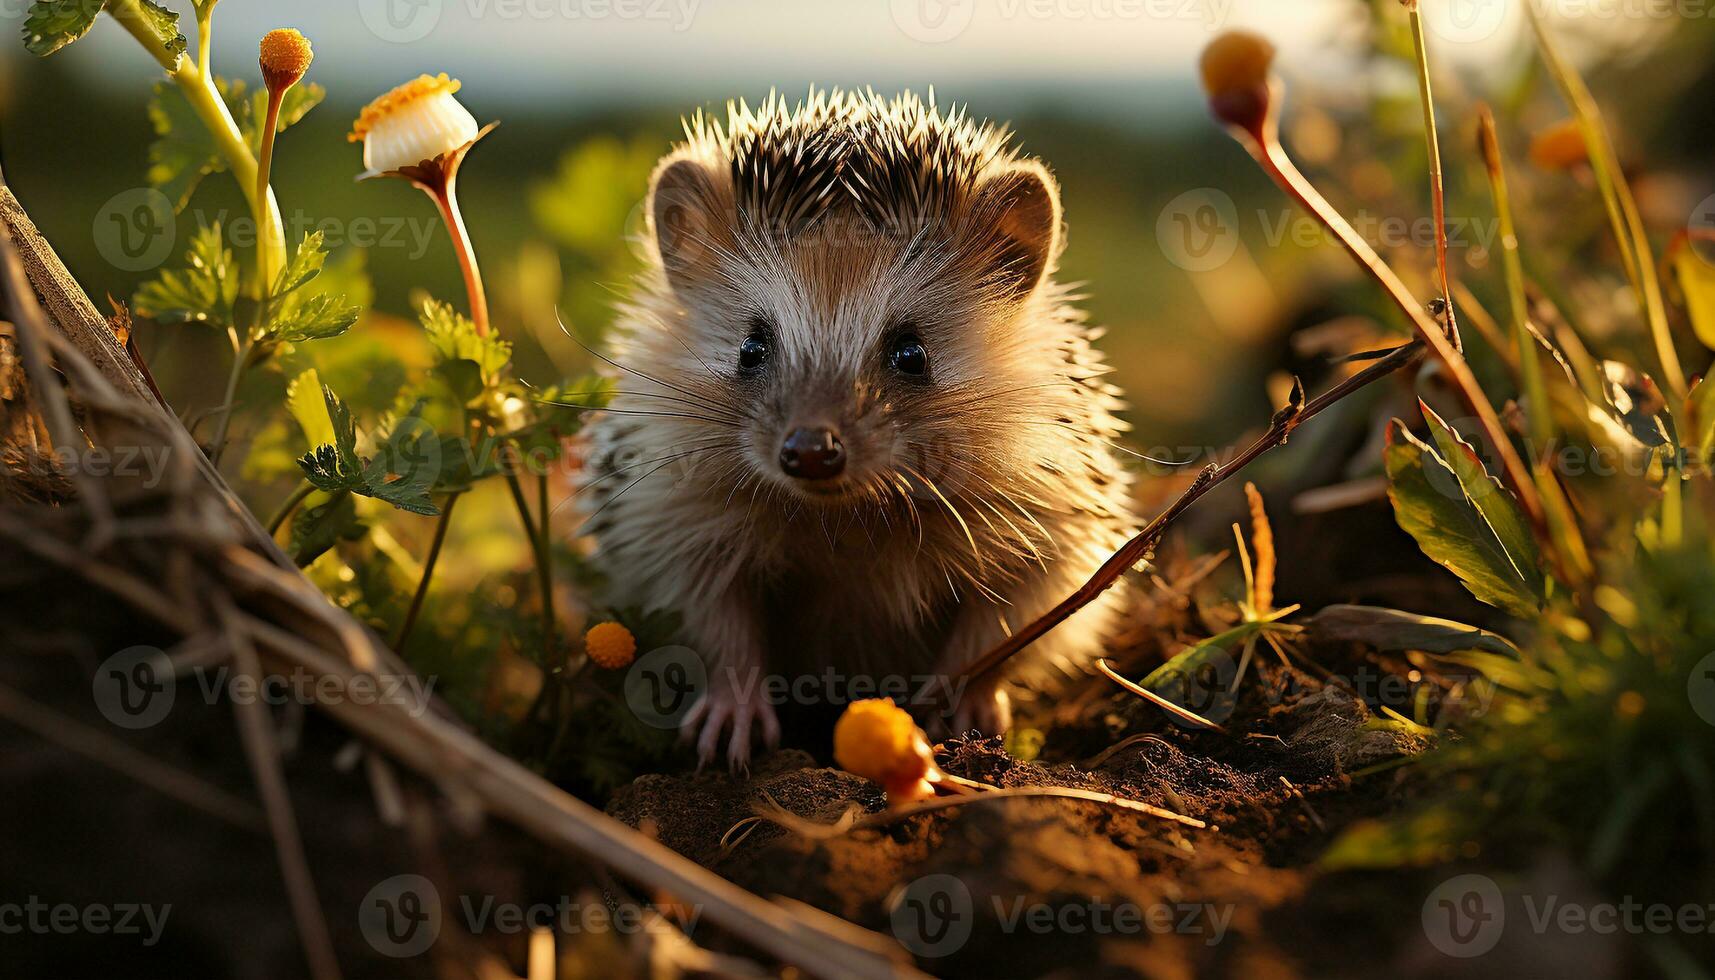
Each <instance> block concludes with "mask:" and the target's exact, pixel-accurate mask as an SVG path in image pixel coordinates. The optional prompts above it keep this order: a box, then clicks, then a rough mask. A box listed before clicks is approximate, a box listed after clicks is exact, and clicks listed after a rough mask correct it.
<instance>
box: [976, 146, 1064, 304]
mask: <svg viewBox="0 0 1715 980" xmlns="http://www.w3.org/2000/svg"><path fill="white" fill-rule="evenodd" d="M976 214H977V216H978V220H979V221H980V222H981V223H982V226H983V228H984V236H985V239H986V240H985V242H984V243H983V249H984V254H985V255H987V256H989V258H990V261H991V262H992V263H993V264H994V268H995V274H996V276H997V277H999V278H1000V279H1001V280H1002V281H1003V282H1005V283H1006V284H1007V287H1008V288H1009V289H1010V290H1011V292H1012V295H1013V296H1014V297H1015V298H1016V299H1023V298H1025V297H1026V296H1028V295H1030V294H1031V293H1032V292H1034V291H1035V289H1036V287H1037V286H1038V285H1039V284H1040V283H1041V282H1042V277H1043V275H1044V274H1045V273H1047V271H1048V267H1049V266H1050V265H1051V264H1052V263H1053V261H1054V257H1055V256H1056V255H1057V254H1058V249H1059V246H1060V189H1059V187H1058V186H1056V185H1055V183H1054V178H1053V176H1052V175H1050V174H1049V173H1048V169H1047V168H1046V167H1044V166H1042V164H1040V163H1037V162H1035V161H1034V160H1029V161H1022V162H1020V163H1017V164H1014V165H1012V166H1010V167H1008V168H1007V169H1005V170H1003V171H1001V172H1000V173H998V174H995V175H994V176H992V177H989V178H988V179H987V180H985V181H983V183H982V184H981V186H979V187H978V188H977V204H976Z"/></svg>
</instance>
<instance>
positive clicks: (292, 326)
mask: <svg viewBox="0 0 1715 980" xmlns="http://www.w3.org/2000/svg"><path fill="white" fill-rule="evenodd" d="M322 240H323V239H322V233H321V232H319V231H317V232H311V233H309V234H307V235H305V236H304V240H303V241H302V242H301V243H299V245H298V250H297V252H296V253H294V254H293V256H292V259H291V261H290V262H288V263H286V265H285V266H284V267H283V268H282V269H281V270H280V274H279V276H277V277H276V278H275V280H274V291H273V296H272V297H271V300H272V302H273V303H275V304H276V305H277V306H278V309H279V311H280V312H279V313H278V315H274V316H270V317H269V318H268V321H267V322H266V323H265V324H263V327H262V332H261V337H260V339H262V340H264V341H267V342H270V343H282V344H295V343H302V342H304V341H308V340H327V339H329V338H331V337H338V336H339V335H340V334H342V333H345V332H346V331H347V330H350V329H351V326H352V324H354V323H356V322H357V318H358V317H359V316H360V315H361V314H362V313H363V311H362V310H361V309H359V308H358V307H356V306H352V305H350V304H349V303H347V302H346V301H345V297H344V296H343V295H341V296H335V295H333V294H331V293H328V292H322V291H319V290H311V291H308V292H304V291H302V290H303V289H304V287H305V286H307V285H308V284H309V283H310V282H311V281H312V280H314V279H315V278H316V277H317V276H319V275H321V272H322V268H323V267H324V266H325V265H326V264H327V252H326V250H325V249H324V248H323V247H322Z"/></svg>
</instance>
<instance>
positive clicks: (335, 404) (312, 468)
mask: <svg viewBox="0 0 1715 980" xmlns="http://www.w3.org/2000/svg"><path fill="white" fill-rule="evenodd" d="M322 400H323V402H324V404H325V405H326V406H327V415H328V424H329V426H330V427H331V428H332V430H333V439H332V441H331V442H327V443H322V444H320V445H318V446H316V447H315V448H314V449H312V450H310V451H309V452H307V453H305V454H304V456H303V458H302V459H299V460H298V465H299V466H300V467H302V468H303V470H304V478H305V479H307V480H309V481H310V483H311V485H313V486H314V487H315V488H316V489H317V490H327V491H329V492H332V491H336V490H356V489H358V488H360V487H362V486H363V465H364V464H363V458H362V457H361V456H359V455H358V454H357V424H356V423H355V422H353V421H352V419H351V410H350V409H348V408H346V407H345V403H344V402H342V401H340V399H339V396H338V395H336V394H334V393H333V389H332V388H329V387H328V386H327V385H322Z"/></svg>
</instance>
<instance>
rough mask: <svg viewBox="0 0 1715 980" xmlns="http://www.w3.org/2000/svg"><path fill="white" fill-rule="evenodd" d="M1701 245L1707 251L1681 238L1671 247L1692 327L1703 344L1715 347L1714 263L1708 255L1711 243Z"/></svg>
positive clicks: (1680, 288)
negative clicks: (1700, 249)
mask: <svg viewBox="0 0 1715 980" xmlns="http://www.w3.org/2000/svg"><path fill="white" fill-rule="evenodd" d="M1702 248H1703V249H1704V251H1702V252H1699V251H1698V247H1697V246H1695V245H1693V244H1692V243H1691V242H1689V241H1681V242H1677V243H1675V247H1674V248H1673V249H1672V250H1671V251H1672V252H1673V266H1674V270H1675V271H1676V272H1677V273H1678V276H1679V292H1680V296H1681V298H1683V299H1684V301H1685V314H1686V316H1687V317H1688V318H1689V319H1690V320H1691V329H1692V330H1694V331H1695V332H1696V333H1697V339H1698V340H1701V341H1702V342H1703V346H1705V347H1708V348H1710V349H1712V350H1715V265H1712V264H1710V260H1709V259H1707V258H1705V256H1706V255H1708V254H1709V252H1708V249H1709V248H1710V246H1709V244H1708V243H1707V242H1704V243H1703V245H1702Z"/></svg>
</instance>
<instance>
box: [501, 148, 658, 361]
mask: <svg viewBox="0 0 1715 980" xmlns="http://www.w3.org/2000/svg"><path fill="white" fill-rule="evenodd" d="M659 155H660V146H659V144H658V143H657V142H656V141H654V140H647V139H639V140H633V141H631V142H621V141H619V140H616V139H613V138H610V137H599V138H595V139H590V140H586V141H585V142H583V143H580V144H578V145H577V146H575V147H573V148H572V149H570V150H568V151H567V152H566V153H565V155H564V156H562V157H561V158H560V165H559V168H558V170H557V171H556V172H555V174H554V176H553V178H552V179H551V180H548V181H544V182H541V183H537V184H535V185H534V186H532V187H531V188H530V195H529V199H530V211H531V214H532V215H533V216H534V218H535V220H536V224H537V225H538V226H539V227H540V228H542V230H543V231H544V232H546V233H547V235H548V236H549V238H551V239H552V240H553V242H554V243H555V245H557V246H558V247H559V250H560V264H561V266H562V273H563V280H564V282H565V284H566V285H565V294H564V295H563V296H562V297H560V302H559V304H558V306H559V310H560V313H561V316H562V318H563V319H564V321H565V322H566V323H567V324H568V325H569V326H570V328H571V329H572V331H573V332H574V333H575V334H576V335H577V337H578V338H579V339H580V340H581V341H583V342H584V343H586V344H591V343H595V342H597V341H598V340H599V339H600V337H601V335H602V333H603V331H604V329H605V327H606V325H607V324H608V323H609V322H610V320H611V318H612V316H613V295H612V291H611V288H610V287H609V286H608V284H611V283H620V282H625V281H627V280H629V279H630V278H631V277H632V276H633V275H635V274H636V273H637V271H638V270H639V268H640V263H639V261H638V257H637V253H636V251H635V249H636V247H637V246H636V242H637V241H638V240H639V237H640V236H641V235H642V233H643V209H642V203H643V199H644V196H645V194H646V193H647V191H648V188H649V173H650V171H651V170H652V169H653V168H654V166H655V161H656V159H657V157H658V156H659Z"/></svg>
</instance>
